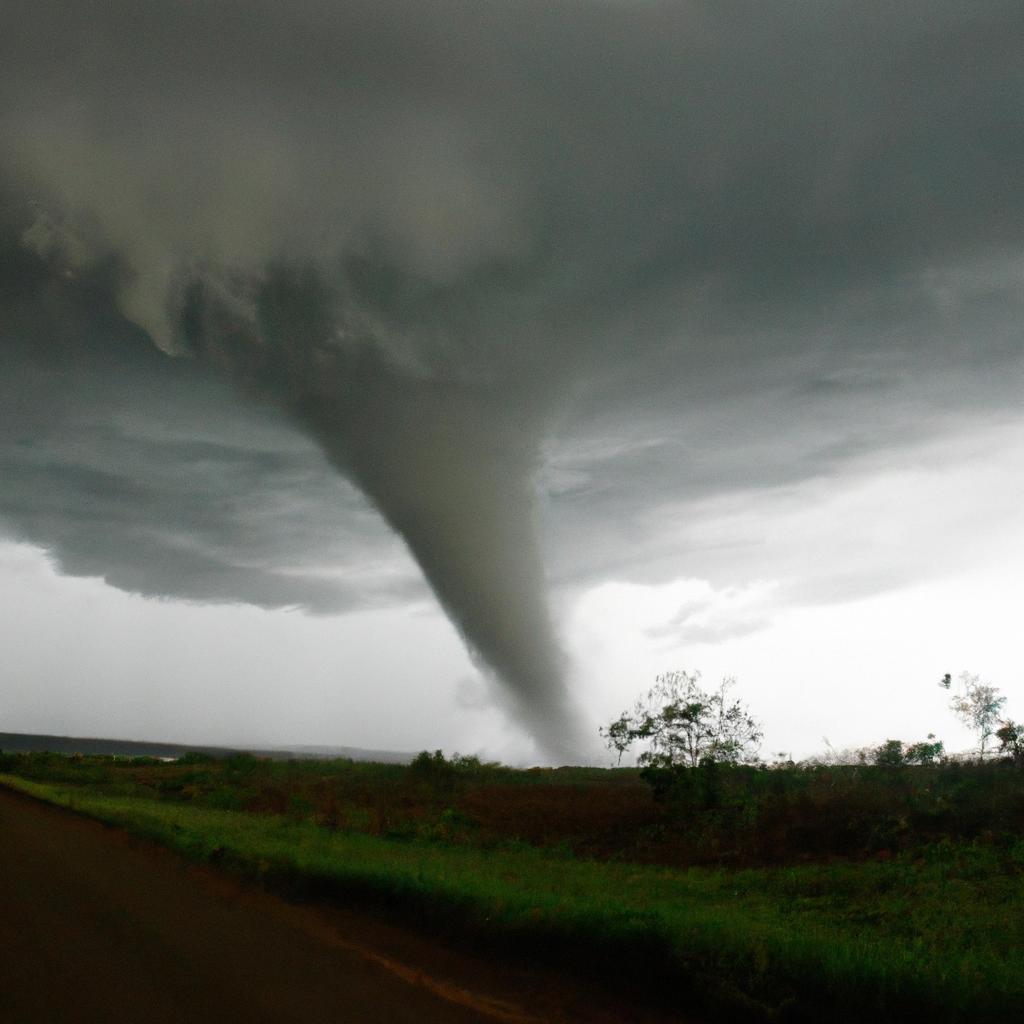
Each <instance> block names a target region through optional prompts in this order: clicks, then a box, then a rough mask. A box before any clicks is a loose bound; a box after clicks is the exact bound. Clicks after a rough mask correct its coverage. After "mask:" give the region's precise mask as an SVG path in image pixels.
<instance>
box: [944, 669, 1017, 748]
mask: <svg viewBox="0 0 1024 1024" xmlns="http://www.w3.org/2000/svg"><path fill="white" fill-rule="evenodd" d="M939 686H941V687H942V688H943V689H944V690H951V689H952V687H953V677H952V676H951V675H950V674H949V673H948V672H947V673H946V674H945V675H944V676H943V677H942V679H941V680H939ZM1005 703H1006V698H1005V697H1003V696H1001V695H1000V694H999V687H998V686H992V685H991V684H990V683H983V682H982V681H981V678H980V676H972V675H971V674H970V672H961V673H960V676H959V680H958V686H957V689H956V691H955V693H954V696H953V699H952V701H951V702H950V705H949V707H950V710H951V711H952V712H953V714H955V715H956V716H957V718H959V719H960V721H961V722H963V723H964V725H966V726H967V728H968V729H971V730H973V731H974V732H976V733H977V734H978V739H979V741H980V742H979V746H978V752H979V754H980V755H981V756H982V757H984V756H985V747H986V746H987V745H988V741H989V740H990V739H991V738H992V736H993V735H994V734H995V727H996V724H997V723H998V722H999V713H1000V712H1001V711H1002V709H1003V705H1004V704H1005Z"/></svg>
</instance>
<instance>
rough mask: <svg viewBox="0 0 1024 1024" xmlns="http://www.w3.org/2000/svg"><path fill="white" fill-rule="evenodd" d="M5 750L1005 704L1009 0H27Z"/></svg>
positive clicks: (9, 92) (427, 743) (1014, 44)
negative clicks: (730, 708) (665, 688)
mask: <svg viewBox="0 0 1024 1024" xmlns="http://www.w3.org/2000/svg"><path fill="white" fill-rule="evenodd" d="M12 4H13V9H12V12H11V17H10V18H9V19H7V20H8V21H9V24H10V25H11V26H12V30H11V31H10V32H5V33H4V36H3V38H2V39H0V644H2V647H3V650H4V666H3V669H2V670H0V730H7V731H30V732H47V733H63V734H91V735H99V734H102V735H111V736H124V737H136V738H152V739H166V740H171V741H183V742H205V743H229V744H239V745H243V746H249V745H252V746H255V745H269V744H275V745H276V744H280V745H288V744H339V745H349V746H363V747H369V748H388V749H394V750H407V751H415V750H419V749H423V748H431V749H433V748H435V747H442V748H444V749H445V750H447V751H449V752H451V751H455V750H458V751H461V752H479V753H482V754H483V755H485V756H488V757H495V758H500V759H503V760H507V761H510V762H514V763H524V762H532V761H540V762H543V763H553V762H560V761H565V760H579V759H586V760H593V761H598V762H601V761H602V760H603V761H604V762H605V763H607V761H608V759H609V756H608V755H607V754H606V753H605V752H604V751H603V749H602V746H601V744H600V741H599V739H598V737H597V727H598V725H600V724H602V723H606V722H607V721H609V720H610V719H611V718H612V717H614V716H615V715H616V714H618V713H619V712H620V711H621V710H623V709H624V708H625V707H627V706H628V705H630V704H631V703H632V701H633V700H634V699H635V697H636V696H638V695H639V694H640V692H641V691H643V690H646V689H647V688H648V687H649V686H650V685H651V683H652V682H653V679H654V676H655V675H656V674H658V673H660V672H664V671H667V670H671V669H676V668H685V669H688V670H699V671H701V672H702V673H703V677H704V679H705V681H706V682H708V683H709V684H713V683H715V682H716V681H717V680H718V679H719V678H721V677H723V676H736V677H737V679H738V685H737V690H736V692H737V694H738V695H739V696H740V697H741V698H742V699H744V700H745V701H747V702H748V703H749V705H750V707H751V709H752V711H753V712H754V713H755V715H756V716H757V717H759V718H761V719H762V720H763V722H764V724H765V733H766V736H765V742H764V745H763V751H764V753H765V755H766V756H769V757H770V756H772V755H773V754H776V753H778V752H782V751H785V752H787V753H791V754H793V755H795V756H798V757H800V756H808V755H813V754H815V753H819V752H821V751H822V749H823V747H824V745H825V738H827V740H828V742H830V743H831V744H832V745H833V746H834V747H836V748H843V747H848V746H860V745H865V744H877V743H880V742H882V741H883V740H885V739H887V738H891V737H900V738H902V739H905V740H917V739H922V738H924V736H925V735H926V734H927V733H929V732H934V733H935V734H937V735H938V736H939V737H940V738H942V739H944V740H946V743H947V747H949V748H950V749H954V750H955V749H964V748H966V747H968V746H969V745H970V742H971V737H970V736H969V734H967V733H966V732H965V731H964V730H963V729H962V727H960V726H959V725H958V724H957V723H956V722H955V720H954V718H953V716H952V714H951V713H950V712H949V710H948V707H947V705H948V700H949V697H948V694H945V693H943V692H942V691H941V690H940V689H939V688H938V686H937V685H936V684H937V682H938V679H939V678H940V676H941V675H942V674H943V673H945V672H951V673H953V674H954V675H956V674H958V673H959V672H960V671H961V670H968V671H971V672H974V673H978V674H980V675H981V676H982V677H983V678H985V679H986V680H988V681H990V682H992V683H993V684H995V685H997V686H999V687H1001V688H1002V690H1003V692H1004V693H1005V694H1006V696H1007V698H1008V704H1007V709H1006V710H1007V713H1008V714H1009V715H1010V716H1015V717H1018V718H1024V679H1022V677H1021V663H1020V655H1019V651H1018V647H1019V644H1018V637H1019V632H1020V630H1019V627H1018V624H1017V620H1018V619H1019V615H1020V609H1021V608H1022V607H1024V601H1022V598H1024V593H1022V591H1024V573H1022V572H1021V569H1022V568H1024V521H1022V517H1021V514H1020V510H1021V508H1022V507H1024V473H1022V469H1024V417H1022V415H1021V411H1022V410H1021V398H1022V395H1024V335H1022V323H1024V320H1022V313H1024V192H1022V190H1021V189H1020V187H1019V173H1018V172H1019V167H1020V163H1021V158H1022V157H1024V65H1022V63H1021V61H1020V59H1019V58H1020V52H1021V48H1022V46H1024V8H1021V6H1020V4H1019V3H1016V2H1012V3H1011V2H1003V0H987V2H982V3H973V4H965V3H962V2H953V0H949V2H945V0H943V2H936V0H927V2H926V0H914V2H911V3H909V4H905V5H901V6H900V7H899V8H898V9H892V10H889V9H887V10H885V11H878V10H872V11H868V10H867V9H863V10H861V9H859V8H856V7H853V6H851V5H849V4H845V3H840V2H838V0H836V2H832V0H815V2H814V3H811V2H810V0H808V2H806V3H804V2H802V0H801V2H798V3H793V4H788V5H785V7H784V8H779V9H771V8H770V7H766V6H765V5H763V4H759V3H754V2H753V0H737V2H735V3H724V4H723V3H715V4H706V3H701V2H697V0H694V2H680V3H663V2H658V0H624V2H622V3H616V4H608V3H604V2H598V0H592V2H587V3H578V2H572V3H570V2H568V0H487V2H483V3H480V4H479V5H475V6H474V8H473V10H472V12H471V13H468V12H467V10H466V9H465V7H464V5H462V4H461V3H459V2H457V0H437V2H436V3H432V4H429V5H424V4H421V3H418V2H416V3H414V2H412V0H374V2H370V0H365V2H364V0H350V2H348V3H346V4H333V3H323V2H321V0H297V2H296V3H294V4H289V5H286V6H281V5H278V4H275V3H270V2H269V0H244V2H243V0H239V2H237V3H230V4H218V5H182V4H178V3H174V2H172V0H132V2H130V3H129V2H128V0H101V2H99V3H84V2H78V0H70V2H68V0H61V2H57V0H36V2H33V3H29V2H27V0H12Z"/></svg>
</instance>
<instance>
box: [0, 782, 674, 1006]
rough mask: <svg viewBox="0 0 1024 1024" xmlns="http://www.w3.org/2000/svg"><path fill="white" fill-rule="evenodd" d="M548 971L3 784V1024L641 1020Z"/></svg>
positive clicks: (0, 994)
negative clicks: (351, 908) (165, 845)
mask: <svg viewBox="0 0 1024 1024" xmlns="http://www.w3.org/2000/svg"><path fill="white" fill-rule="evenodd" d="M665 1019H666V1018H665V1017H663V1016H661V1015H657V1016H656V1015H653V1014H649V1013H646V1012H641V1011H639V1010H637V1009H636V1008H635V1007H632V1006H630V1005H628V1004H624V1005H619V1006H616V1005H615V1004H614V1003H613V1002H609V1000H608V999H607V998H606V997H603V996H602V997H595V994H594V993H593V992H591V991H589V990H588V989H587V988H586V987H585V986H581V985H578V984H575V983H573V982H570V981H566V980H564V979H559V978H557V977H554V976H552V975H547V974H545V973H544V972H537V971H525V970H516V969H512V968H507V969H506V968H502V967H501V965H494V964H491V963H488V962H485V961H476V960H474V958H472V957H467V956H466V955H465V954H464V953H458V952H456V951H453V950H450V949H447V948H445V947H444V946H443V945H442V944H438V943H433V942H431V941H430V940H429V939H425V938H423V937H422V936H415V935H412V934H409V933H404V932H403V931H402V930H399V929H394V928H391V927H390V926H387V925H383V924H380V923H378V922H374V921H373V920H372V919H370V918H367V917H365V916H363V915H357V914H350V913H347V912H345V911H341V910H337V909H334V910H332V909H330V908H311V907H297V906H294V905H292V904H289V903H286V902H284V901H282V900H278V899H276V898H275V897H273V896H271V895H269V894H266V893H263V892H260V891H257V890H254V889H250V888H248V887H244V886H242V885H239V884H237V883H235V882H233V881H231V880H230V879H227V878H224V877H222V876H220V875H218V874H217V873H215V872H213V871H210V870H206V869H201V868H195V867H190V866H189V865H187V864H186V863H185V862H184V861H182V860H181V859H180V858H179V857H178V856H176V855H175V854H172V853H170V852H169V851H165V850H162V849H159V848H157V847H154V846H152V845H151V844H148V843H145V842H143V841H141V840H135V839H132V838H131V837H129V836H127V835H125V834H123V833H121V832H119V831H117V830H115V829H109V828H105V827H104V826H102V825H100V824H98V823H96V822H92V821H89V820H86V819H83V818H80V817H77V816H75V815H73V814H70V813H68V812H65V811H61V810H58V809H56V808H52V807H48V806H46V805H44V804H40V803H37V802H36V801H33V800H31V799H29V798H27V797H23V796H21V795H19V794H15V793H12V792H11V791H9V790H6V789H4V788H2V787H0V1021H2V1022H4V1024H36V1022H39V1024H43V1022H45V1024H51V1022H67V1024H92V1022H100V1021H103V1022H109V1021H124V1022H129V1024H134V1022H139V1024H164V1022H167V1024H204V1022H206V1021H211V1022H212V1021H216V1022H225V1024H230V1022H234V1021H239V1022H243V1021H244V1022H246V1024H271V1022H273V1024H284V1022H302V1024H316V1022H321V1021H323V1022H328V1021H329V1022H339V1024H340V1022H353V1024H355V1022H358V1024H374V1022H381V1024H385V1022H386V1024H401V1022H404V1021H409V1022H413V1021H415V1022H417V1024H432V1022H438V1024H448V1022H452V1024H456V1022H465V1021H505V1022H507V1024H536V1022H539V1021H588V1022H598V1021H603V1022H609V1021H614V1022H620V1021H621V1022H625V1021H635V1022H644V1024H648V1022H655V1021H663V1020H665Z"/></svg>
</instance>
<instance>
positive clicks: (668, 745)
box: [600, 671, 763, 768]
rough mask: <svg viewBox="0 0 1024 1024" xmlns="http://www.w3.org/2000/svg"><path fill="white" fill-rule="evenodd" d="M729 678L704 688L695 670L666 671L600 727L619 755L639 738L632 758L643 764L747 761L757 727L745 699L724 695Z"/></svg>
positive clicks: (731, 682)
mask: <svg viewBox="0 0 1024 1024" xmlns="http://www.w3.org/2000/svg"><path fill="white" fill-rule="evenodd" d="M734 684H735V680H734V679H731V678H726V679H723V680H722V682H721V684H720V685H719V687H718V689H717V690H713V691H711V692H708V691H706V690H704V689H702V688H701V686H700V673H699V672H694V673H689V672H686V671H675V672H666V673H665V674H664V675H660V676H658V677H657V679H656V680H655V683H654V686H652V687H651V689H650V690H648V692H647V693H646V694H645V695H644V696H643V697H641V698H640V699H639V700H638V701H637V702H636V705H635V706H634V708H633V710H632V711H624V712H623V713H622V714H621V715H620V716H619V717H618V718H617V719H615V721H614V722H611V723H610V724H609V725H608V726H606V727H603V728H602V729H601V730H600V733H601V735H602V736H603V737H604V738H605V741H606V742H607V744H608V747H609V749H611V750H615V751H616V752H617V753H618V756H619V760H620V761H621V760H622V755H623V754H624V753H625V752H626V751H627V750H628V749H629V748H630V747H631V746H632V745H633V744H634V743H636V742H638V741H639V742H643V743H645V744H646V749H645V750H643V751H642V752H641V754H640V756H639V757H638V758H637V763H638V764H639V765H641V766H642V767H645V768H675V767H680V766H682V767H690V768H695V767H697V766H698V765H699V764H701V763H702V762H724V763H727V764H740V763H743V762H750V761H753V760H755V758H756V754H757V749H758V745H759V744H760V742H761V737H762V735H763V733H762V731H761V725H760V723H759V722H758V721H757V720H756V719H754V718H753V717H752V716H751V715H750V713H749V711H748V710H747V708H746V706H745V705H743V704H741V703H740V702H739V701H730V700H729V699H728V691H729V689H730V688H731V687H732V686H733V685H734Z"/></svg>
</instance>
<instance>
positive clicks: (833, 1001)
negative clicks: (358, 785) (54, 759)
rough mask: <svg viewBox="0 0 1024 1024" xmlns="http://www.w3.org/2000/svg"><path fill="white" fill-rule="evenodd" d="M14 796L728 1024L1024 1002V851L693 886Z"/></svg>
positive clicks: (677, 879)
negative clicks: (649, 991) (699, 1009)
mask: <svg viewBox="0 0 1024 1024" xmlns="http://www.w3.org/2000/svg"><path fill="white" fill-rule="evenodd" d="M0 782H3V783H5V784H7V785H9V786H12V787H13V788H16V789H19V790H21V791H23V792H25V793H28V794H30V795H32V796H35V797H38V798H40V799H44V800H47V801H50V802H52V803H56V804H60V805H62V806H65V807H70V808H72V809H74V810H76V811H79V812H81V813H83V814H87V815H89V816H91V817H94V818H98V819H100V820H102V821H105V822H108V823H110V824H113V825H117V826H120V827H124V828H126V829H128V830H130V831H132V832H135V833H137V834H141V835H144V836H146V837H149V838H151V839H154V840H156V841H158V842H160V843H162V844H164V845H167V846H170V847H172V848H174V849H176V850H179V851H181V852H182V853H184V854H185V855H187V856H188V857H190V858H192V859H194V860H197V861H201V862H204V861H205V862H213V863H218V864H220V865H221V866H224V867H227V868H228V869H230V870H233V871H235V872H237V873H240V874H243V875H245V876H248V877H250V878H255V879H258V880H260V881H262V882H263V883H265V884H267V885H269V886H271V887H274V888H278V889H280V890H283V891H286V892H288V893H290V894H292V895H305V896H337V897H343V898H345V899H349V900H352V899H356V900H360V901H363V902H369V903H372V904H374V905H377V906H383V907H388V908H392V909H395V908H399V909H402V910H403V912H404V913H405V914H407V915H409V916H412V917H415V918H417V919H419V920H426V921H428V922H429V923H430V925H431V927H432V928H434V929H447V930H448V931H450V932H452V933H456V934H461V935H471V936H472V937H473V938H474V940H475V941H477V942H487V943H489V944H491V945H492V946H493V948H495V949H498V950H504V951H511V952H518V953H525V952H530V953H531V954H532V955H538V956H542V957H545V958H547V959H549V960H554V961H556V962H558V963H560V964H563V965H566V964H568V965H571V966H573V967H576V968H584V969H590V970H593V971H596V972H598V973H600V974H602V975H603V976H605V977H607V976H609V975H610V974H611V973H613V972H618V973H621V974H623V975H629V976H631V977H633V979H634V980H635V981H636V982H637V983H638V984H640V985H641V986H646V987H651V988H658V989H659V990H660V991H661V992H663V993H664V992H669V991H671V992H674V993H675V994H676V998H677V999H678V1000H679V1002H678V1003H677V1005H679V1006H680V1008H681V1009H682V1008H684V1007H685V1008H689V1007H691V1006H692V1005H693V1004H694V1002H695V1001H700V1002H703V1003H704V1004H705V1005H706V1006H713V1007H715V1008H716V1017H715V1019H716V1020H721V1019H725V1018H726V1017H738V1018H739V1017H747V1018H750V1019H757V1018H758V1017H760V1018H762V1019H767V1018H771V1017H775V1018H777V1019H786V1020H821V1019H828V1020H830V1021H862V1020H867V1019H872V1020H884V1021H900V1020H915V1019H928V1020H932V1021H972V1022H974V1021H977V1022H984V1021H996V1020H999V1021H1004V1020H1007V1019H1013V1017H1014V1012H1013V1008H1014V1007H1019V1006H1021V1005H1022V1000H1024V915H1022V913H1021V909H1020V908H1021V906H1022V905H1024V901H1022V897H1024V884H1022V880H1021V873H1020V869H1021V866H1022V865H1021V861H1024V846H1021V847H1014V848H1012V849H1002V850H995V849H991V848H986V847H983V846H980V845H976V844H959V845H957V844H944V845H940V846H937V847H934V848H930V849H929V850H928V851H926V853H925V855H919V856H916V857H914V858H913V859H911V858H910V857H909V856H908V857H896V858H894V859H892V860H887V861H884V862H865V863H859V864H852V863H836V864H831V865H828V864H825V865H805V866H795V867H784V868H757V869H750V870H743V871H733V870H721V869H717V870H716V869H698V868H690V869H687V870H675V869H671V868H666V867H660V866H638V865H634V864H624V863H614V862H606V863H599V862H595V861H587V860H580V859H576V858H574V857H572V856H569V855H564V854H563V855H556V854H554V853H552V851H550V850H547V851H545V850H543V849H537V848H532V847H527V846H524V845H523V844H509V845H507V846H505V847H502V846H498V847H493V848H491V849H482V848H479V847H474V846H470V845H452V844H446V843H438V842H429V841H425V840H418V839H413V840H408V841H397V840H393V839H386V838H381V837H377V836H371V835H366V834H360V833H351V832H349V833H346V832H339V831H336V830H333V831H332V830H327V829H324V828H319V827H317V826H316V825H315V824H314V823H312V822H309V821H300V820H294V819H289V818H287V817H283V816H274V815H253V814H247V813H242V812H237V811H225V810H216V809H210V808H206V807H196V806H189V805H184V804H178V803H168V802H164V801H157V800H146V799H140V798H137V797H124V796H109V795H98V794H96V793H95V792H92V791H90V790H89V789H87V788H83V787H79V788H74V787H68V786H64V785H51V784H44V783H38V782H30V781H27V780H24V779H21V778H15V777H13V776H9V775H3V776H0Z"/></svg>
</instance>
